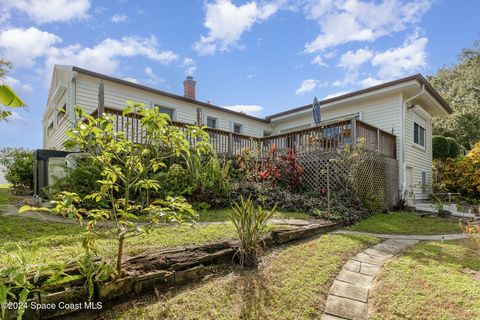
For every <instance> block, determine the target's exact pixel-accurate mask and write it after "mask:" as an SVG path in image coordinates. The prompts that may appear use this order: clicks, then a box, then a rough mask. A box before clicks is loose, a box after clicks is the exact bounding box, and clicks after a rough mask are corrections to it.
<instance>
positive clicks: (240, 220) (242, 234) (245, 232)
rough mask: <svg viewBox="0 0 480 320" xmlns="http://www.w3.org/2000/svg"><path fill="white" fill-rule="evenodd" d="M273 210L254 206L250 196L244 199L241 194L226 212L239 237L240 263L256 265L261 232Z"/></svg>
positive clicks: (249, 265)
mask: <svg viewBox="0 0 480 320" xmlns="http://www.w3.org/2000/svg"><path fill="white" fill-rule="evenodd" d="M274 210H275V208H273V209H272V210H271V211H269V210H264V209H263V208H262V207H261V206H255V204H254V202H253V201H252V199H251V198H250V197H248V198H247V199H246V200H245V198H244V197H243V196H242V197H240V200H239V201H238V202H236V203H234V204H233V206H232V209H231V210H230V211H229V212H228V213H227V216H228V219H229V220H230V221H231V222H232V223H233V225H234V226H235V229H236V231H237V234H238V237H239V238H240V247H239V248H238V255H239V259H240V265H242V266H246V267H257V266H258V260H259V256H260V250H261V247H260V246H259V242H260V240H261V234H262V232H263V231H265V229H266V227H267V222H268V219H270V218H271V217H272V215H273V212H274Z"/></svg>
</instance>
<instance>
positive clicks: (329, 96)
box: [323, 91, 350, 100]
mask: <svg viewBox="0 0 480 320" xmlns="http://www.w3.org/2000/svg"><path fill="white" fill-rule="evenodd" d="M349 92H350V91H338V92H335V93H332V94H329V95H327V96H325V97H324V98H323V100H327V99H331V98H335V97H338V96H341V95H344V94H347V93H349Z"/></svg>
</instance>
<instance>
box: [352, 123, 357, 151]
mask: <svg viewBox="0 0 480 320" xmlns="http://www.w3.org/2000/svg"><path fill="white" fill-rule="evenodd" d="M351 127H352V129H351V133H350V136H351V139H352V146H354V147H355V145H356V144H357V118H352V123H351Z"/></svg>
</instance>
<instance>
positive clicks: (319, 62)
mask: <svg viewBox="0 0 480 320" xmlns="http://www.w3.org/2000/svg"><path fill="white" fill-rule="evenodd" d="M312 64H316V65H318V66H321V67H328V64H326V63H325V62H324V61H323V59H322V56H321V55H319V54H317V55H316V56H315V58H313V60H312Z"/></svg>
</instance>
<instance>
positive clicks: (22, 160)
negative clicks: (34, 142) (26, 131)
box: [0, 148, 33, 190]
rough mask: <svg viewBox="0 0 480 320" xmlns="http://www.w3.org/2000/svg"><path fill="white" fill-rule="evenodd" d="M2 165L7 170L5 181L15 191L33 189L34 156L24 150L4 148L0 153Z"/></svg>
mask: <svg viewBox="0 0 480 320" xmlns="http://www.w3.org/2000/svg"><path fill="white" fill-rule="evenodd" d="M0 164H2V165H4V166H5V167H6V168H7V173H6V174H5V179H6V180H7V181H8V182H10V183H11V184H12V185H13V187H14V188H15V189H27V190H32V189H33V154H32V151H30V150H26V149H22V148H4V149H2V150H1V151H0Z"/></svg>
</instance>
